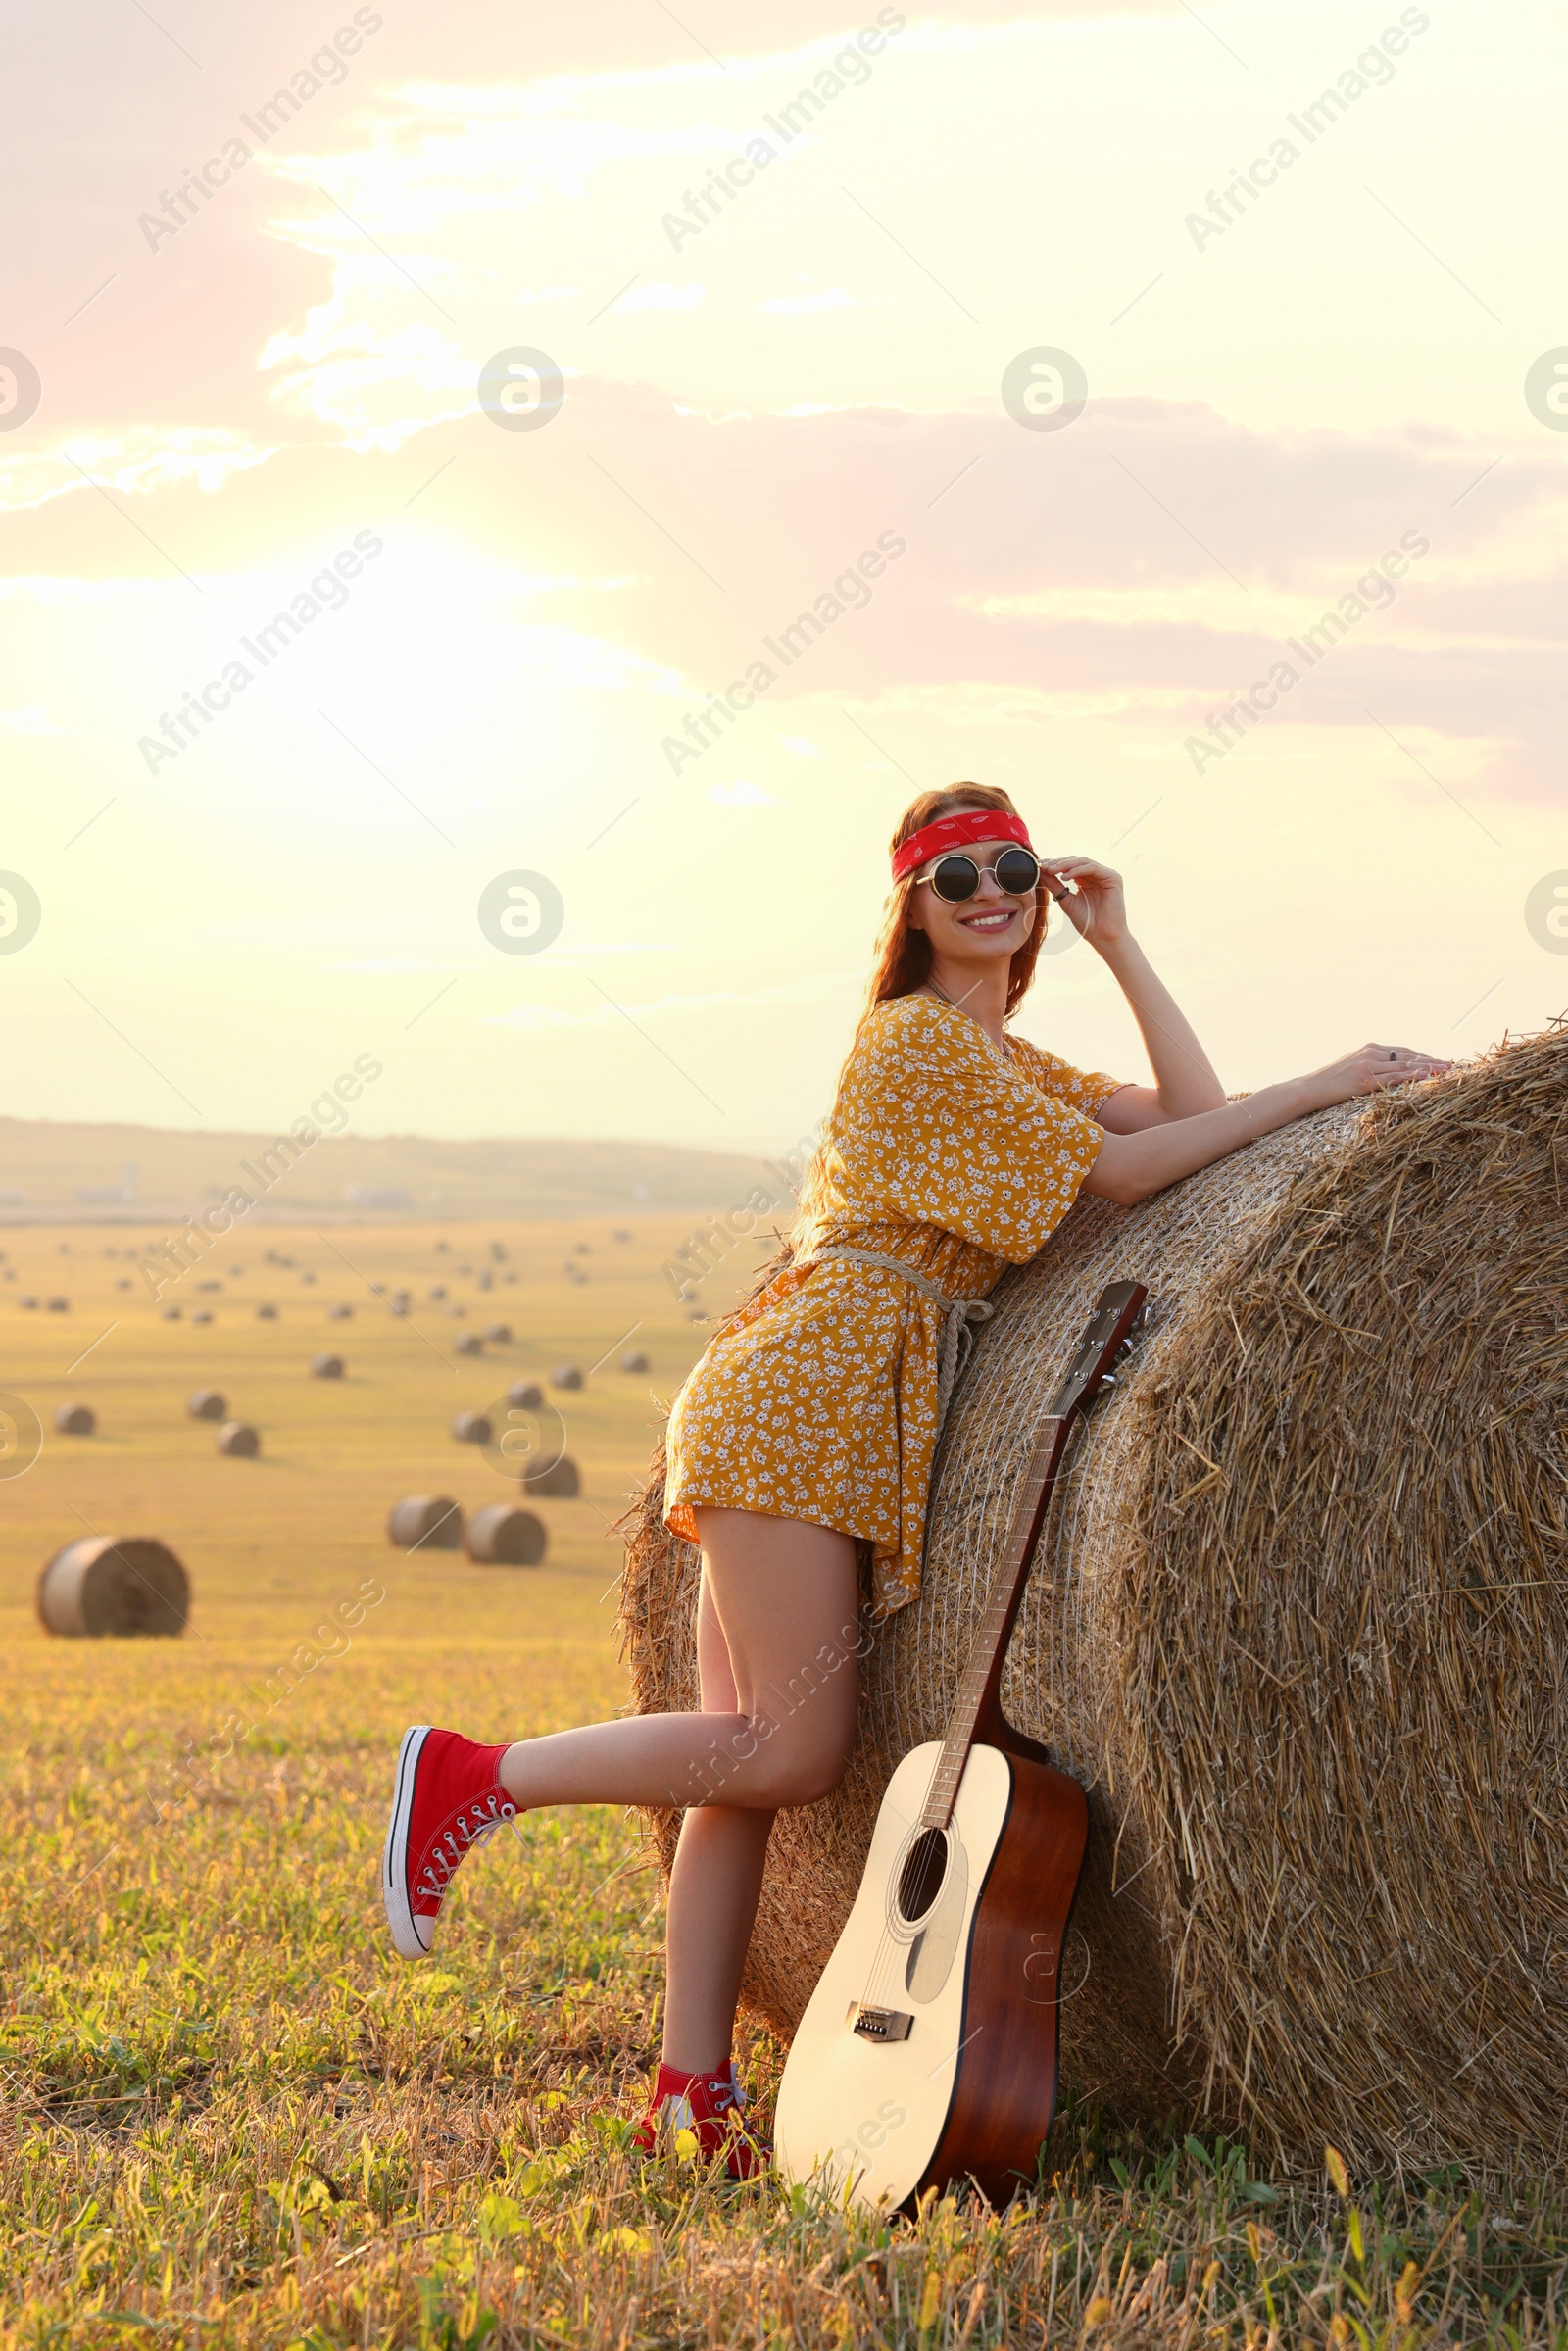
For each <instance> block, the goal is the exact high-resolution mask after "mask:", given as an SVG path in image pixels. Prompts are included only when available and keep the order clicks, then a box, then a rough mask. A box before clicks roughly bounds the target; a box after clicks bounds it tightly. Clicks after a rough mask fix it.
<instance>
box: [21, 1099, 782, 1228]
mask: <svg viewBox="0 0 1568 2351" xmlns="http://www.w3.org/2000/svg"><path fill="white" fill-rule="evenodd" d="M276 1143H277V1137H276V1135H275V1134H266V1135H261V1134H252V1135H246V1134H205V1133H200V1134H198V1133H186V1132H184V1131H182V1130H177V1129H173V1128H166V1127H133V1126H85V1125H83V1126H75V1125H65V1124H57V1123H55V1122H54V1121H53V1120H46V1119H21V1118H0V1223H3V1224H32V1223H59V1222H66V1223H85V1222H87V1221H89V1220H90V1221H92V1222H103V1221H106V1220H108V1221H120V1222H124V1223H137V1224H142V1223H146V1222H147V1221H148V1220H149V1218H151V1219H154V1220H157V1221H163V1220H165V1219H167V1218H169V1217H172V1216H180V1215H184V1214H186V1213H188V1212H191V1211H195V1210H199V1209H201V1208H204V1207H207V1206H209V1205H210V1204H211V1203H212V1201H214V1200H221V1199H222V1197H223V1195H224V1194H225V1193H226V1192H227V1191H229V1190H230V1189H231V1188H233V1187H238V1188H240V1189H242V1190H244V1191H247V1192H249V1193H250V1195H251V1196H252V1198H253V1199H255V1200H257V1202H258V1207H257V1211H256V1213H257V1214H258V1215H259V1216H260V1217H262V1218H264V1219H271V1220H275V1221H277V1222H292V1221H296V1220H298V1219H299V1218H301V1217H317V1218H330V1219H332V1220H334V1221H338V1220H343V1221H352V1220H360V1219H363V1218H366V1217H372V1218H373V1217H377V1216H386V1217H392V1216H401V1217H405V1218H406V1217H408V1216H411V1215H426V1216H435V1217H454V1216H516V1217H530V1216H584V1215H594V1214H596V1213H598V1214H604V1213H613V1212H615V1211H616V1210H620V1209H633V1208H639V1207H640V1208H646V1209H651V1210H652V1209H662V1208H675V1209H684V1208H696V1209H707V1208H727V1207H731V1206H738V1205H739V1204H740V1202H741V1201H742V1200H744V1199H745V1198H746V1195H747V1193H748V1192H750V1191H751V1189H752V1188H753V1186H754V1185H755V1184H758V1183H760V1182H762V1181H764V1180H765V1179H764V1177H763V1162H762V1161H761V1160H760V1159H753V1158H748V1157H742V1156H740V1155H737V1154H733V1153H730V1152H728V1151H680V1150H677V1149H675V1148H673V1147H672V1146H670V1145H667V1144H662V1143H593V1142H583V1143H574V1142H571V1141H568V1140H562V1141H559V1142H557V1141H539V1142H532V1141H523V1140H517V1139H509V1140H497V1141H493V1142H486V1141H476V1142H471V1143H446V1142H437V1141H433V1140H431V1139H430V1138H428V1137H425V1136H420V1135H388V1136H384V1137H382V1138H381V1139H380V1140H378V1141H376V1140H371V1141H368V1140H365V1139H363V1138H361V1137H359V1136H355V1135H344V1136H341V1137H336V1138H333V1137H323V1138H322V1139H321V1140H320V1141H319V1142H318V1143H316V1144H314V1145H312V1146H311V1148H310V1149H309V1150H305V1151H300V1152H299V1153H298V1155H297V1156H294V1155H291V1154H289V1153H287V1152H284V1153H281V1154H280V1153H278V1152H277V1151H276V1150H275V1149H274V1147H275V1145H276ZM269 1153H270V1157H269V1156H268V1155H267V1154H269ZM247 1169H248V1170H249V1171H250V1172H249V1173H247Z"/></svg>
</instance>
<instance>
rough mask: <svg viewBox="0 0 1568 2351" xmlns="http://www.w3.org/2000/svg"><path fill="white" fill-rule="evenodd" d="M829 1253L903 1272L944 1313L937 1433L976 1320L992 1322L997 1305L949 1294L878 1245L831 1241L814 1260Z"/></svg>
mask: <svg viewBox="0 0 1568 2351" xmlns="http://www.w3.org/2000/svg"><path fill="white" fill-rule="evenodd" d="M826 1257H838V1258H840V1259H842V1260H843V1261H844V1262H845V1263H846V1264H850V1265H875V1266H877V1267H878V1268H879V1269H880V1270H881V1271H882V1272H883V1273H896V1274H902V1275H903V1277H904V1279H905V1280H906V1281H907V1282H911V1283H912V1284H913V1285H914V1287H915V1289H916V1290H918V1291H919V1292H920V1293H921V1295H922V1296H923V1297H925V1298H929V1299H930V1300H931V1302H932V1304H933V1305H935V1306H940V1307H941V1308H942V1313H943V1323H942V1338H941V1341H940V1343H939V1346H938V1349H937V1435H938V1436H939V1437H940V1436H941V1434H942V1424H943V1422H944V1421H945V1420H946V1419H947V1417H948V1405H949V1403H950V1401H951V1400H952V1396H953V1391H954V1388H955V1386H956V1382H957V1378H958V1374H959V1372H960V1371H962V1369H963V1367H964V1365H965V1363H966V1362H967V1361H968V1359H969V1349H970V1348H971V1347H973V1345H974V1328H973V1326H974V1325H975V1324H976V1323H977V1322H989V1321H990V1320H991V1316H992V1313H993V1312H994V1308H993V1306H992V1304H991V1300H990V1299H989V1298H949V1296H948V1294H947V1292H946V1291H945V1290H943V1289H941V1288H940V1287H939V1286H938V1285H937V1284H936V1283H935V1282H933V1280H932V1279H931V1276H930V1275H929V1274H928V1273H925V1272H923V1271H922V1270H921V1268H920V1267H919V1266H918V1265H906V1263H905V1262H904V1259H903V1258H902V1257H879V1256H878V1255H877V1253H876V1251H875V1249H851V1248H850V1247H849V1246H848V1244H846V1243H833V1242H830V1243H829V1244H828V1245H827V1246H826V1248H824V1249H816V1250H813V1252H812V1256H811V1263H812V1264H813V1265H820V1264H821V1263H822V1261H823V1259H824V1258H826Z"/></svg>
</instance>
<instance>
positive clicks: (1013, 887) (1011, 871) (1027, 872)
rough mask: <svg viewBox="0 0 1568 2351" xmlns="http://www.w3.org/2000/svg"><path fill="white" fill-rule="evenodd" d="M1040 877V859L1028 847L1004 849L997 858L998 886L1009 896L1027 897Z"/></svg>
mask: <svg viewBox="0 0 1568 2351" xmlns="http://www.w3.org/2000/svg"><path fill="white" fill-rule="evenodd" d="M1039 879H1040V861H1039V859H1038V858H1037V857H1035V856H1034V855H1033V853H1032V852H1031V851H1030V850H1027V849H1005V850H1004V851H1003V853H1002V855H1001V857H998V859H997V888H998V889H999V890H1005V891H1006V893H1007V895H1008V897H1009V898H1027V897H1028V895H1029V893H1030V891H1031V890H1033V888H1034V887H1035V884H1036V883H1037V882H1038V881H1039Z"/></svg>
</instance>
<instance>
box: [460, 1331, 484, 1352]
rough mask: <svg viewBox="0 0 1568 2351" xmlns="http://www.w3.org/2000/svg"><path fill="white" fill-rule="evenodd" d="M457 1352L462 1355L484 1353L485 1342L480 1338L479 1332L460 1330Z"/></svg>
mask: <svg viewBox="0 0 1568 2351" xmlns="http://www.w3.org/2000/svg"><path fill="white" fill-rule="evenodd" d="M457 1352H458V1353H459V1354H460V1355H482V1354H483V1353H484V1342H483V1341H482V1340H481V1339H480V1337H479V1334H478V1332H477V1331H460V1332H459V1333H458V1337H457Z"/></svg>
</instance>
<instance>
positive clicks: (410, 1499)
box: [386, 1494, 463, 1551]
mask: <svg viewBox="0 0 1568 2351" xmlns="http://www.w3.org/2000/svg"><path fill="white" fill-rule="evenodd" d="M386 1532H387V1540H388V1541H389V1542H391V1543H396V1544H397V1546H398V1548H399V1549H400V1550H403V1551H421V1550H422V1551H456V1550H461V1548H462V1547H463V1507H462V1504H461V1503H459V1502H455V1501H453V1500H452V1499H451V1497H450V1495H448V1494H406V1495H405V1496H404V1498H403V1500H402V1501H401V1502H394V1503H393V1505H392V1508H391V1510H390V1512H389V1513H388V1516H387V1522H386Z"/></svg>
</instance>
